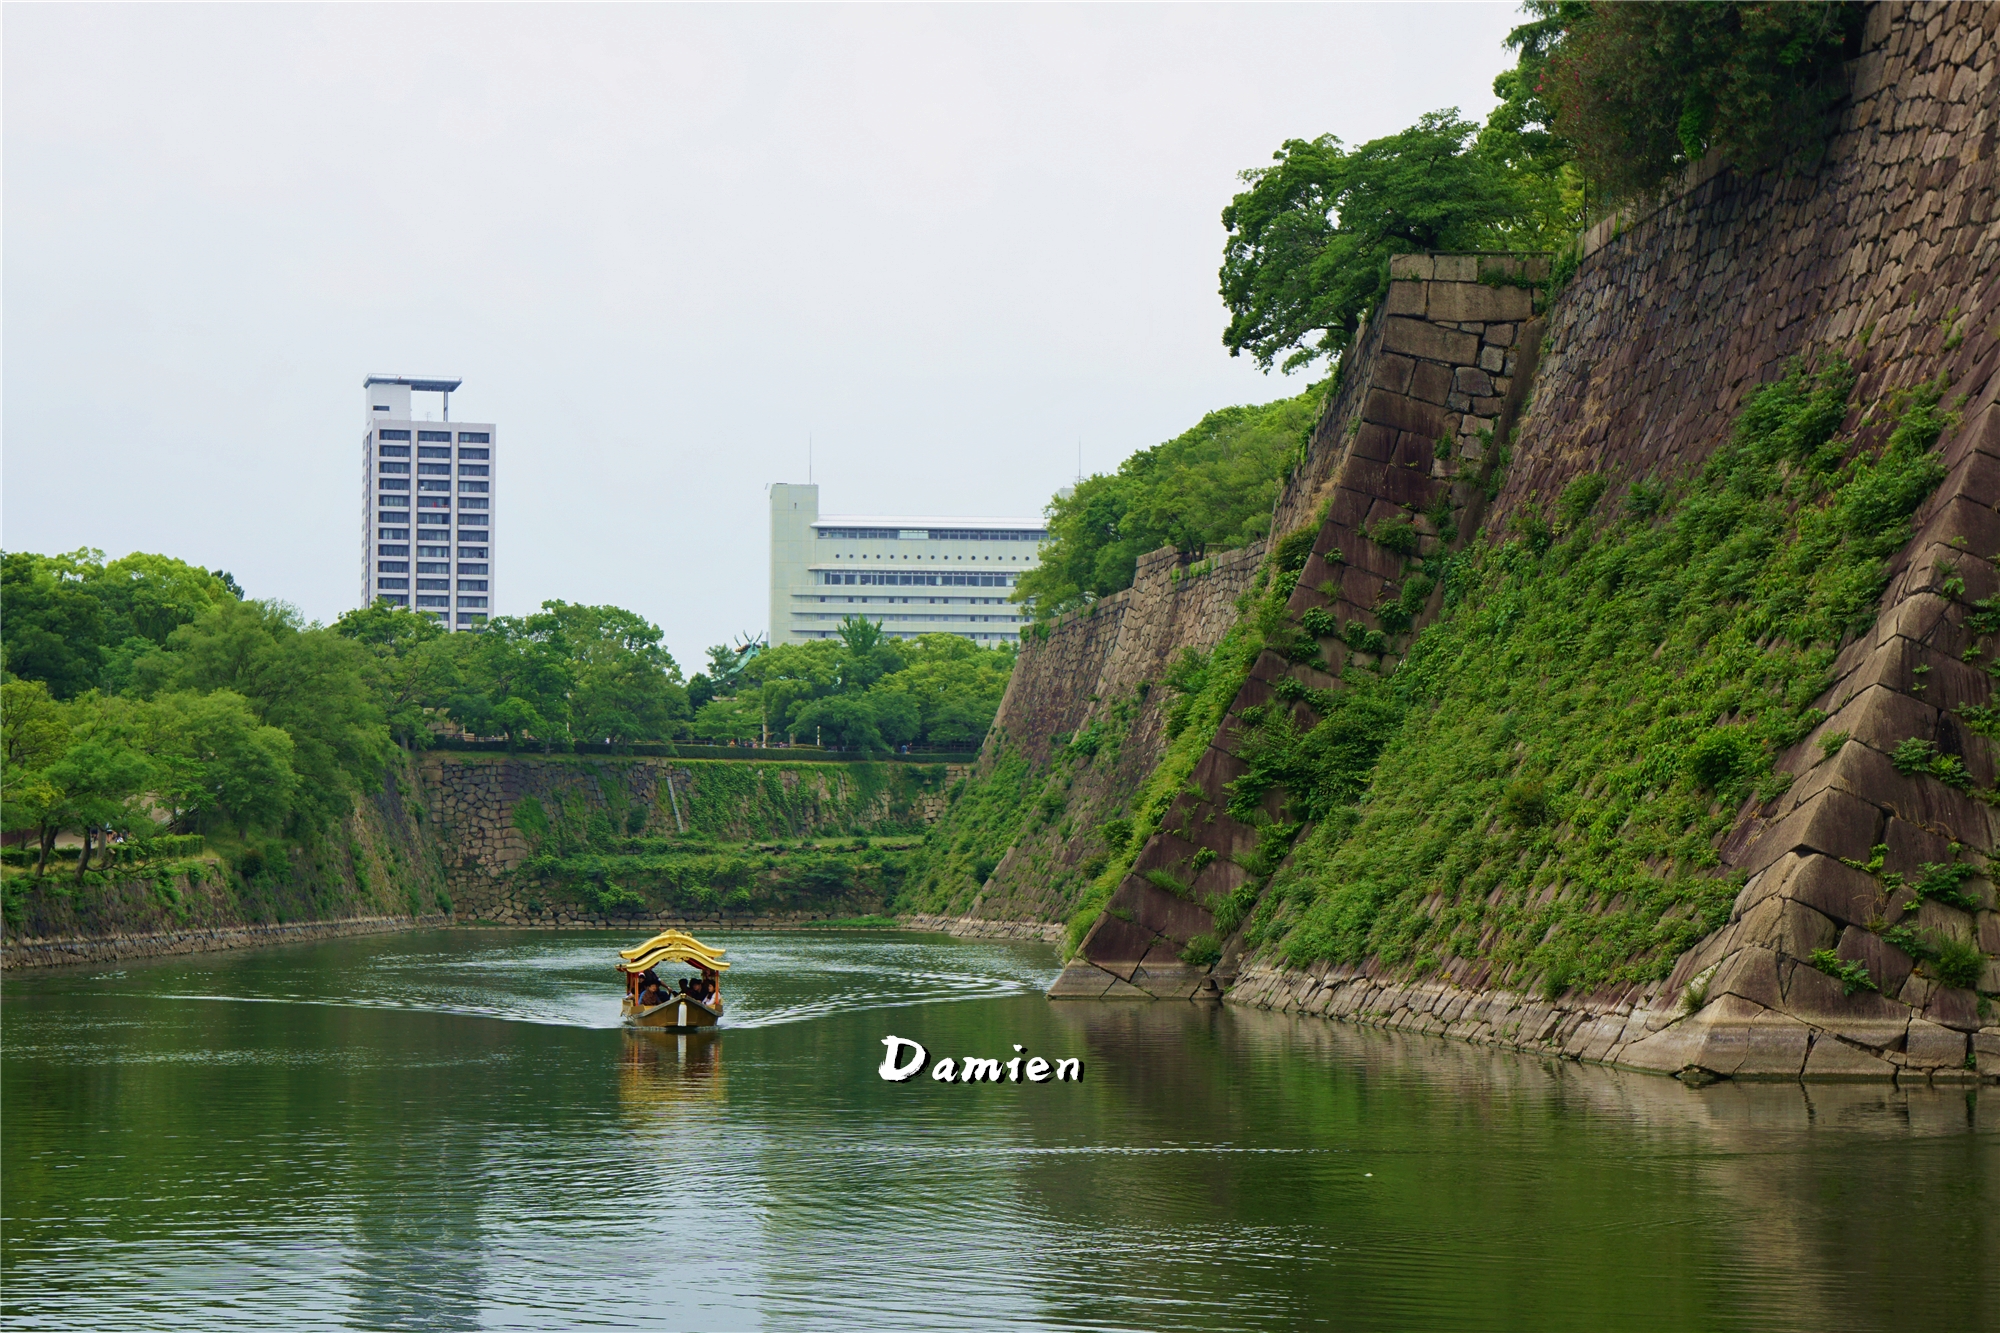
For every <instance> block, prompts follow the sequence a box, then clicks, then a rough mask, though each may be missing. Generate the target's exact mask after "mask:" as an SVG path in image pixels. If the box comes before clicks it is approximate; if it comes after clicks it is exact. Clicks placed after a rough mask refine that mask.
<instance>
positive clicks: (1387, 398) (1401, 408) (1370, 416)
mask: <svg viewBox="0 0 2000 1333" xmlns="http://www.w3.org/2000/svg"><path fill="white" fill-rule="evenodd" d="M1418 369H1419V371H1421V370H1422V367H1419V368H1418ZM1361 417H1362V420H1364V421H1373V422H1375V423H1377V424H1378V425H1383V426H1394V427H1395V428H1396V429H1397V430H1413V431H1416V432H1417V433H1418V434H1420V435H1428V436H1430V437H1431V438H1432V439H1436V438H1437V437H1438V436H1440V435H1442V434H1444V411H1443V409H1442V408H1440V407H1439V406H1438V405H1437V404H1435V403H1426V402H1424V401H1422V400H1421V399H1418V398H1413V397H1410V396H1408V395H1405V394H1398V393H1389V392H1388V391H1386V390H1383V389H1371V390H1369V392H1368V398H1367V400H1366V401H1365V402H1364V403H1363V404H1362V408H1361Z"/></svg>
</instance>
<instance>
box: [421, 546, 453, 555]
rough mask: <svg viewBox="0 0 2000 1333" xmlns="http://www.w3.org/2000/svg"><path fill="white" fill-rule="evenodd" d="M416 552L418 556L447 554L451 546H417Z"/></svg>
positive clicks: (449, 552)
mask: <svg viewBox="0 0 2000 1333" xmlns="http://www.w3.org/2000/svg"><path fill="white" fill-rule="evenodd" d="M417 554H418V555H419V556H448V555H450V554H451V548H450V547H449V546H419V547H418V548H417Z"/></svg>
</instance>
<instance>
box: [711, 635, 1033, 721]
mask: <svg viewBox="0 0 2000 1333" xmlns="http://www.w3.org/2000/svg"><path fill="white" fill-rule="evenodd" d="M1014 658H1015V649H1014V648H1013V647H1012V646H1011V645H1009V646H1003V647H997V648H982V647H980V646H979V645H977V644H975V643H973V642H972V641H971V640H970V639H967V638H964V637H963V636H961V635H956V634H920V635H918V636H917V637H916V638H914V639H892V638H888V637H887V636H885V635H883V634H882V632H881V629H880V627H879V626H878V625H877V624H876V623H875V622H873V621H869V620H864V619H861V618H859V617H854V616H850V617H848V618H847V620H846V621H845V622H844V623H843V625H842V637H841V638H838V639H823V640H819V641H817V642H813V643H803V644H783V645H780V646H779V647H776V648H772V649H769V650H767V651H764V652H761V653H759V654H758V655H757V656H756V657H755V658H754V659H752V660H751V661H750V662H749V664H748V665H747V666H746V667H745V668H744V669H743V671H742V672H741V673H740V675H739V676H738V677H737V681H736V685H735V688H736V690H737V693H736V695H735V696H733V697H732V698H722V699H717V700H715V701H714V702H713V703H711V704H709V705H707V706H706V707H705V708H704V709H703V711H702V719H705V720H706V722H704V723H703V725H707V724H708V723H710V722H713V723H715V724H717V726H718V731H717V733H716V734H718V735H721V736H724V737H726V736H728V735H729V734H730V732H728V731H725V730H721V729H720V727H721V723H722V722H724V721H726V720H727V718H728V717H729V716H731V715H733V716H734V717H735V718H737V719H739V723H738V726H737V730H738V731H748V732H749V734H756V731H755V730H751V728H750V719H752V718H753V717H754V718H755V719H756V729H757V730H761V728H762V727H763V726H765V725H767V724H768V726H769V727H770V732H771V735H772V736H773V737H774V738H777V737H784V738H788V739H790V740H793V741H803V742H806V743H808V744H812V743H817V744H822V745H825V746H828V747H829V748H837V749H842V750H860V751H863V752H865V753H887V752H888V751H889V750H891V749H893V748H894V747H896V746H900V745H916V744H920V745H930V746H951V747H971V746H974V745H977V744H978V743H979V741H980V740H981V738H983V737H984V736H985V734H986V729H987V728H988V727H989V726H991V725H992V722H993V715H994V713H995V712H997V711H998V710H999V707H1000V697H1001V696H1002V695H1003V694H1004V693H1006V689H1007V678H1008V676H1009V675H1010V674H1011V673H1012V672H1013V669H1014ZM697 731H698V732H699V733H700V734H702V735H704V736H706V735H709V734H710V733H708V732H703V731H701V730H700V727H699V726H698V727H697Z"/></svg>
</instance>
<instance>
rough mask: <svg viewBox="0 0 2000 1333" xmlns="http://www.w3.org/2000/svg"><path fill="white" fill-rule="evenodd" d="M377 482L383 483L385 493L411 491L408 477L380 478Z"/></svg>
mask: <svg viewBox="0 0 2000 1333" xmlns="http://www.w3.org/2000/svg"><path fill="white" fill-rule="evenodd" d="M376 480H377V481H379V482H380V483H381V485H382V489H383V490H385V491H407V490H409V489H410V479H409V478H408V477H378V478H376Z"/></svg>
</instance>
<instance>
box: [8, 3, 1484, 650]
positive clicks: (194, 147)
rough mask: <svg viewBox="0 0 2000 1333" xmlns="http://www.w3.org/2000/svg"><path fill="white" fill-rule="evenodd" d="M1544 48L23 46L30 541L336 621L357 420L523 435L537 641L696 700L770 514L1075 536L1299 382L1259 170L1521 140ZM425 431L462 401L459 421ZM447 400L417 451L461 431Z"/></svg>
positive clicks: (255, 42) (296, 28) (14, 96)
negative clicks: (570, 632) (1247, 238)
mask: <svg viewBox="0 0 2000 1333" xmlns="http://www.w3.org/2000/svg"><path fill="white" fill-rule="evenodd" d="M1518 21H1519V19H1518V17H1517V16H1516V13H1515V11H1514V10H1513V8H1512V7H1511V6H1508V5H1479V6H1470V5H1462V6H1443V5H1437V6H1424V5H1402V6H1366V5H1335V6H1274V7H1251V6H1238V7H1222V8H1210V7H1196V6H1181V7H1149V6H1137V5H1134V6H1113V7H1091V8H1082V7H1077V8H1070V7H1055V6H1048V7H1025V6H1024V7H1011V8H1009V7H998V8H989V7H971V6H967V7H943V8H929V7H917V6H911V7H887V8H841V7H832V6H827V7H808V8H785V7H750V6H743V7H733V8H705V7H689V8H665V7H662V8H653V7H640V6H617V7H602V8H600V7H559V8H532V7H477V6H447V7H434V8H433V7H415V6H383V7H373V6H368V7H363V6H353V7H336V8H315V7H291V6H269V7H260V6H248V5H244V6H221V7H214V8H193V7H167V6H160V7H150V6H149V7H136V8H127V7H111V6H102V7H100V6H22V5H18V4H17V5H10V6H8V7H7V8H6V10H5V17H4V22H5V45H4V54H0V113H4V130H3V131H0V153H4V159H0V160H4V178H0V227H3V228H4V239H5V249H4V258H0V339H4V362H0V394H4V397H0V451H4V452H0V542H4V544H5V546H6V548H7V549H9V550H38V551H56V550H67V549H73V548H75V547H78V546H96V547H100V548H102V549H104V550H105V551H107V552H109V553H110V554H112V555H122V554H124V553H125V552H127V551H131V550H149V551H160V552H164V553H166V554H169V555H175V556H179V557H181V558H182V559H186V560H190V561H193V562H195V563H198V564H202V565H206V566H210V567H221V568H226V569H228V570H230V571H231V572H233V573H234V574H235V575H236V578H237V580H238V581H239V582H240V583H242V585H243V586H244V588H245V589H246V590H247V591H248V592H249V593H250V595H252V596H258V597H280V598H283V599H285V600H288V601H291V602H293V603H295V604H296V605H298V606H299V607H300V608H301V609H302V610H303V611H304V612H305V613H306V614H307V615H308V616H310V617H313V618H316V619H322V620H330V619H332V618H333V617H334V616H336V615H338V614H339V613H340V612H341V611H343V610H345V609H347V608H348V607H350V606H352V605H354V604H355V603H356V601H357V600H358V596H359V589H360V575H359V560H360V556H359V550H360V545H359V543H360V537H359V530H360V509H361V499H360V497H361V481H360V477H359V473H358V469H359V434H360V431H361V429H362V427H361V421H362V417H363V410H362V390H361V380H362V377H363V375H364V374H367V373H369V372H386V373H392V374H412V375H438V376H452V377H462V378H463V379H464V381H465V386H464V388H463V389H461V390H460V391H459V393H457V394H455V395H453V399H452V416H453V417H454V418H455V419H459V420H490V421H494V422H496V423H498V425H499V427H500V430H501V432H502V434H501V443H502V446H503V450H504V453H503V457H504V460H505V462H504V470H503V478H504V479H503V481H502V484H501V486H500V488H499V496H498V503H497V505H496V509H497V511H498V512H499V514H500V515H501V527H500V529H499V531H500V532H501V533H502V534H504V544H502V545H501V546H500V548H499V550H498V551H497V552H496V554H497V555H498V556H499V566H498V569H497V570H496V573H497V575H498V589H499V604H498V606H497V608H496V609H497V610H498V611H500V612H503V613H522V612H526V611H529V610H532V609H534V608H535V607H536V606H537V605H538V604H539V603H540V602H541V601H542V600H543V599H544V598H554V597H560V598H563V599H566V600H570V601H583V602H611V603H616V604H618V605H621V606H626V607H629V608H631V609H633V610H635V611H638V612H640V613H641V614H643V615H645V616H646V617H647V618H648V619H651V620H653V621H655V622H656V623H658V624H660V625H661V626H662V627H663V628H664V629H665V630H666V637H667V643H668V645H669V647H671V648H672V650H673V652H674V654H675V656H676V657H677V658H679V660H680V661H681V664H682V666H683V667H684V668H685V669H686V670H688V671H689V672H690V673H691V672H693V671H694V670H696V669H698V668H699V667H700V665H701V664H702V662H703V660H704V659H703V654H702V649H703V648H704V646H705V645H707V644H710V643H715V642H718V641H721V640H723V639H727V638H733V637H734V636H736V635H738V634H741V633H744V632H749V631H762V630H763V629H764V628H765V624H764V622H765V617H766V606H767V593H766V588H767V578H768V570H767V558H766V549H767V533H766V517H765V514H766V511H765V496H764V487H765V485H766V484H767V483H769V482H772V481H802V480H804V479H805V472H806V444H807V437H808V435H810V436H811V438H812V440H813V448H814V475H815V479H816V480H818V481H819V482H820V483H821V505H822V509H823V511H826V512H836V513H842V512H844V513H857V512H859V513H897V512H917V513H933V514H1009V513H1013V514H1022V515H1032V514H1035V513H1038V512H1039V511H1040V509H1041V507H1042V505H1043V504H1044V503H1046V502H1047V500H1048V497H1049V495H1050V493H1051V492H1052V491H1053V490H1054V489H1055V488H1056V487H1058V486H1061V485H1064V484H1066V483H1067V482H1069V481H1070V480H1071V478H1072V476H1073V474H1074V472H1075V470H1076V460H1077V448H1078V442H1079V440H1080V441H1081V443H1082V453H1083V464H1084V468H1085V470H1086V471H1091V472H1096V471H1107V470H1110V469H1112V468H1114V467H1115V466H1116V465H1117V463H1118V462H1119V460H1121V459H1123V458H1124V457H1126V456H1127V455H1129V454H1130V453H1132V452H1133V451H1134V450H1136V449H1143V448H1146V447H1149V446H1151V445H1153V444H1156V443H1158V442H1159V441H1161V440H1163V439H1167V438H1169V437H1171V436H1173V435H1175V434H1178V433H1179V432H1180V431H1182V430H1185V429H1186V428H1187V427H1188V426H1190V425H1192V424H1193V423H1194V422H1195V421H1196V420H1197V419H1198V418H1199V417H1200V416H1201V414H1202V413H1203V412H1205V411H1208V410H1210V409H1212V408H1216V407H1222V406H1226V405H1228V404H1231V403H1239V402H1262V401H1267V400H1269V399H1272V398H1277V397H1281V396H1284V395H1287V394H1290V393H1293V392H1296V391H1297V390H1298V388H1300V387H1303V381H1302V380H1299V379H1297V378H1293V379H1287V378H1284V377H1281V376H1276V375H1273V376H1269V377H1266V376H1264V375H1262V374H1260V373H1259V372H1258V371H1257V369H1256V367H1255V364H1254V363H1253V362H1251V361H1250V360H1249V359H1248V358H1239V359H1235V360H1232V359H1231V358H1230V357H1229V356H1228V354H1227V353H1226V352H1225V351H1224V350H1223V347H1222V345H1221V331H1222V327H1223V324H1224V313H1223V309H1222V305H1221V301H1220V299H1219V298H1218V297H1217V295H1216V281H1215V273H1216V269H1217V267H1218V265H1219V264H1220V261H1221V249H1222V236H1223V233H1222V227H1221V223H1220V221H1219V219H1218V215H1219V213H1220V211H1221V209H1222V207H1223V205H1224V204H1225V203H1227V202H1228V200H1229V197H1230V195H1231V194H1232V193H1234V192H1235V190H1236V188H1237V182H1236V180H1235V173H1236V172H1237V171H1239V170H1241V169H1243V168H1245V167H1251V166H1256V165H1259V164H1260V163H1262V162H1265V161H1267V160H1268V159H1269V156H1270V154H1271V152H1272V151H1273V150H1274V149H1276V148H1277V146H1278V144H1279V143H1280V142H1281V141H1282V140H1284V139H1286V138H1291V137H1299V138H1305V137H1311V136H1313V135H1317V134H1320V133H1325V132H1331V133H1334V134H1337V135H1339V136H1340V137H1341V138H1342V139H1344V140H1346V141H1348V142H1350V143H1354V142H1359V141H1361V140H1365V139H1369V138H1373V137H1376V136H1378V135H1382V134H1387V133H1391V132H1393V131H1395V130H1398V129H1400V128H1402V127H1403V126H1405V125H1407V124H1409V123H1410V122H1411V121H1413V120H1415V119H1416V117H1417V116H1418V115H1420V114H1421V113H1423V112H1425V111H1429V110H1433V109H1435V108H1437V107H1441V106H1449V105H1457V106H1459V107H1461V108H1463V109H1464V110H1465V111H1466V112H1467V113H1468V114H1473V115H1483V114H1484V113H1485V112H1486V111H1487V110H1488V109H1489V108H1490V106H1491V105H1492V101H1493V99H1492V96H1491V91H1490V87H1491V82H1492V77H1493V75H1494V74H1495V73H1496V72H1498V71H1499V70H1500V69H1501V68H1502V67H1503V66H1504V65H1505V64H1506V63H1507V53H1506V52H1505V51H1504V50H1503V49H1502V47H1501V45H1500V39H1501V37H1502V36H1503V34H1504V33H1505V32H1506V30H1507V29H1508V28H1509V27H1510V26H1511V25H1512V24H1514V23H1516V22H1518ZM416 402H417V403H418V404H420V405H421V404H425V403H430V402H435V399H434V398H430V397H428V396H421V395H420V396H419V397H418V398H417V399H416ZM422 410H423V409H422V406H419V408H418V414H419V415H421V414H422Z"/></svg>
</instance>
